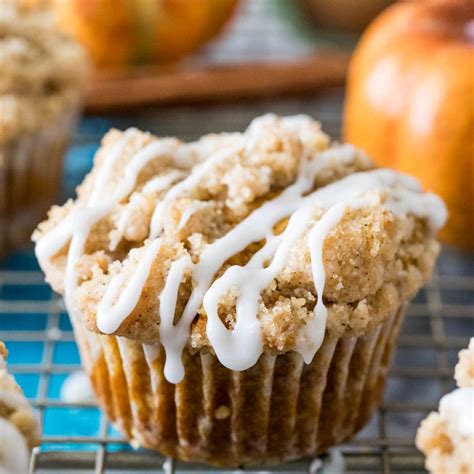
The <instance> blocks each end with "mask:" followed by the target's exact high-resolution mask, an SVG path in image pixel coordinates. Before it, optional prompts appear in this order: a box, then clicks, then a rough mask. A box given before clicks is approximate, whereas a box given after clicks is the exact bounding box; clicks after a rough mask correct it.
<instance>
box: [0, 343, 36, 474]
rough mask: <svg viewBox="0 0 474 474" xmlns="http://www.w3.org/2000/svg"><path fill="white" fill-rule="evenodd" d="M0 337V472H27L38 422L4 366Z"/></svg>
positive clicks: (4, 350)
mask: <svg viewBox="0 0 474 474" xmlns="http://www.w3.org/2000/svg"><path fill="white" fill-rule="evenodd" d="M6 357H7V350H6V348H5V345H4V344H3V342H1V341H0V472H5V473H9V472H11V473H13V472H18V473H24V472H28V467H29V459H30V452H31V449H32V448H33V446H36V445H37V444H38V443H39V436H40V430H39V424H38V420H37V418H36V416H35V414H34V413H33V410H32V408H31V406H30V405H29V403H28V401H27V400H26V398H25V397H24V395H23V392H22V390H21V388H20V387H19V386H18V385H17V384H16V382H15V380H14V379H13V377H12V376H11V375H10V374H9V373H8V372H7V369H6V362H5V360H6Z"/></svg>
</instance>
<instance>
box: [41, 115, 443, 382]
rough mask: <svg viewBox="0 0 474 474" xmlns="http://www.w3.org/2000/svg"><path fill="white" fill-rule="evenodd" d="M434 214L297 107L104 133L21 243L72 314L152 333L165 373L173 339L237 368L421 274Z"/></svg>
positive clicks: (381, 312)
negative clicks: (80, 173) (216, 124)
mask: <svg viewBox="0 0 474 474" xmlns="http://www.w3.org/2000/svg"><path fill="white" fill-rule="evenodd" d="M445 217H446V210H445V207H444V205H443V203H442V201H441V200H440V199H439V198H437V197H436V196H434V195H432V194H430V193H423V192H422V191H421V189H420V186H419V184H418V183H417V182H416V181H415V180H413V179H412V178H409V177H407V176H404V175H402V174H399V173H396V172H394V171H390V170H386V169H376V168H374V165H373V163H372V162H371V161H370V160H369V159H368V158H367V156H366V155H365V154H364V153H363V152H362V151H360V150H358V149H356V148H355V147H353V146H351V145H348V144H345V145H340V144H337V143H331V142H330V140H329V138H328V137H327V136H326V135H325V134H324V133H323V132H322V131H321V129H320V125H319V123H317V122H315V121H313V120H312V119H311V118H309V117H307V116H294V117H285V118H280V117H277V116H274V115H266V116H263V117H260V118H258V119H255V120H254V121H253V122H252V123H251V125H250V126H249V127H248V129H247V130H246V131H245V132H244V133H230V134H229V133H224V134H219V135H208V136H204V137H203V138H201V139H200V140H199V141H197V142H192V143H182V142H180V141H179V140H177V139H174V138H161V139H159V138H157V137H155V136H153V135H151V134H149V133H143V132H140V131H138V130H136V129H129V130H127V131H125V132H119V131H117V130H112V131H110V132H109V133H108V134H107V135H106V136H105V137H104V139H103V141H102V147H101V148H100V149H99V151H98V152H97V155H96V157H95V164H94V167H93V170H92V171H91V173H90V174H89V175H88V176H87V177H86V179H85V180H84V182H83V183H82V185H81V186H80V187H79V188H78V197H77V199H76V200H75V201H68V202H67V203H66V204H65V205H64V206H62V207H54V208H53V209H52V210H51V211H50V213H49V219H48V220H47V221H45V222H44V223H42V224H41V225H40V226H39V228H38V230H37V231H36V232H35V234H34V236H33V239H34V240H35V241H36V242H37V245H36V254H37V256H38V258H39V262H40V265H41V266H42V268H43V270H44V271H45V273H46V276H47V279H48V281H49V282H50V283H51V285H52V286H53V287H54V289H55V290H56V291H58V292H60V293H62V294H64V295H65V300H66V303H67V306H68V309H69V312H70V314H71V315H72V317H73V318H78V319H79V320H80V321H83V322H84V323H85V324H86V325H87V327H88V329H89V330H90V331H95V332H99V333H105V334H115V335H120V336H125V337H128V338H132V339H134V340H137V341H140V342H142V343H144V344H154V343H161V344H162V345H163V346H164V348H165V349H166V352H167V363H166V368H165V371H166V376H167V377H168V379H169V380H171V381H179V380H180V378H181V377H182V375H183V372H182V366H181V351H182V350H183V348H184V347H186V346H187V347H188V348H189V349H190V350H198V349H199V350H210V351H214V352H215V353H216V355H217V357H218V358H219V360H220V361H221V363H222V364H224V365H225V366H227V367H229V368H231V369H233V370H244V369H246V368H248V367H250V366H252V365H253V364H254V363H255V362H256V360H257V359H258V357H259V356H260V354H261V353H262V351H264V350H265V351H271V352H279V351H291V350H295V351H298V352H300V353H301V354H302V355H303V357H304V359H305V361H306V362H307V363H309V362H310V361H311V360H312V358H313V356H314V354H315V352H316V351H317V349H318V348H319V346H320V344H321V342H322V340H323V337H340V336H341V335H343V334H354V335H360V334H363V333H365V332H366V331H367V330H369V329H370V328H372V327H373V326H375V325H376V324H378V323H380V322H381V321H384V320H385V319H386V318H388V317H389V316H391V315H393V314H394V312H395V311H398V310H399V309H400V307H401V306H402V305H403V304H404V303H405V302H406V301H408V300H409V299H410V298H411V297H412V296H413V295H414V294H415V293H416V291H417V290H418V289H419V288H420V286H421V285H423V283H424V282H425V281H426V280H427V278H429V275H430V272H431V270H432V267H433V265H434V262H435V259H436V256H437V253H438V250H439V245H438V243H437V241H436V239H435V236H434V232H435V230H436V229H437V228H439V227H440V226H441V225H442V224H443V222H444V220H445ZM318 295H319V297H318ZM321 295H323V297H322V298H321ZM242 348H245V350H243V349H242Z"/></svg>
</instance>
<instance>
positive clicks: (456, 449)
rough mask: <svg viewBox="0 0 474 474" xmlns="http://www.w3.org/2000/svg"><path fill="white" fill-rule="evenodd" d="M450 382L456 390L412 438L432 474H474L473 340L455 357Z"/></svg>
mask: <svg viewBox="0 0 474 474" xmlns="http://www.w3.org/2000/svg"><path fill="white" fill-rule="evenodd" d="M454 378H455V379H456V382H457V384H458V387H459V388H457V389H456V390H454V391H453V392H451V393H448V394H447V395H445V396H444V397H443V398H442V399H441V401H440V403H439V411H438V412H432V413H430V414H429V415H428V417H427V418H426V419H425V420H423V422H422V423H421V426H420V427H419V428H418V432H417V435H416V446H417V447H418V449H419V450H420V451H422V452H423V454H425V456H426V469H428V470H429V471H430V472H432V473H433V474H444V473H448V472H453V473H454V472H459V473H464V474H473V473H474V453H473V447H474V338H472V339H471V341H470V343H469V347H468V349H464V350H462V351H461V352H460V353H459V362H458V364H457V365H456V369H455V375H454Z"/></svg>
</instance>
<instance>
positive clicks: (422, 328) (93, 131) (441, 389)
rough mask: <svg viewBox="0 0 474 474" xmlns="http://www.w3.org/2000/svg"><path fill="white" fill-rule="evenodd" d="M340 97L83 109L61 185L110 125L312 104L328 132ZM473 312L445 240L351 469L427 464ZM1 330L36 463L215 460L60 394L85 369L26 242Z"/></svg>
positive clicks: (160, 128) (309, 108) (236, 118)
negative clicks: (429, 431) (116, 111)
mask: <svg viewBox="0 0 474 474" xmlns="http://www.w3.org/2000/svg"><path fill="white" fill-rule="evenodd" d="M263 1H264V0H261V1H260V0H259V1H256V2H248V4H249V5H253V6H251V7H249V6H247V7H245V8H246V9H248V8H252V9H257V10H258V9H259V11H260V14H262V11H263V10H262V6H261V4H262V3H263ZM255 5H257V6H255ZM254 13H255V11H253V12H252V14H254ZM246 14H248V12H247V13H246ZM239 21H240V20H239ZM239 21H238V22H236V24H235V26H234V27H233V29H234V33H233V34H234V35H235V34H238V35H241V36H242V39H241V43H240V46H239V48H243V49H240V50H237V49H235V48H236V46H235V45H236V43H235V42H234V43H232V41H234V40H232V41H231V40H230V39H228V40H226V41H227V42H226V43H224V45H223V46H222V48H224V47H225V48H231V46H232V48H234V49H233V50H232V51H233V53H232V54H235V57H236V58H238V57H239V56H238V54H237V53H238V51H241V52H242V51H244V52H243V53H242V54H245V57H246V58H248V57H249V51H247V49H246V48H250V46H249V44H250V43H251V42H252V41H251V40H249V39H248V37H246V39H245V38H243V35H247V34H248V33H249V28H250V29H252V28H253V29H254V31H256V30H257V28H256V26H255V25H256V24H255V23H254V24H253V26H252V24H250V26H249V24H248V23H245V22H242V21H240V23H239ZM253 21H254V22H255V21H258V20H253ZM268 21H269V19H268V18H266V23H265V24H264V26H265V28H273V30H272V31H277V32H278V31H280V33H281V32H282V31H283V29H280V30H278V28H280V27H278V28H277V27H276V26H275V25H274V24H272V26H268V25H269V23H268ZM261 26H262V24H259V27H261ZM281 28H283V27H281ZM235 32H237V33H235ZM282 34H283V33H282ZM283 42H284V43H285V44H288V43H287V41H286V40H284V41H283ZM254 44H255V43H254ZM259 45H260V47H261V48H264V47H265V48H270V46H268V45H267V46H262V44H259ZM262 51H264V52H265V51H266V52H267V53H268V51H269V50H268V49H267V50H263V49H260V52H262ZM280 51H281V50H280ZM221 52H222V51H217V52H216V49H215V48H214V46H211V47H210V49H208V50H207V51H206V52H205V53H203V54H208V55H211V56H212V55H214V56H215V57H218V56H219V54H221ZM222 54H223V55H224V53H222ZM239 54H240V53H239ZM255 54H256V53H255ZM256 56H258V54H256ZM266 56H267V55H266ZM227 57H229V54H227ZM342 102H343V94H342V91H340V90H328V91H324V93H322V94H320V95H317V96H314V97H305V98H304V99H280V100H272V101H260V102H256V103H255V102H254V103H242V104H229V105H213V106H212V107H207V106H199V107H196V106H194V107H179V108H178V107H174V108H172V107H167V108H159V109H158V108H153V107H150V108H148V109H142V110H140V111H139V112H135V113H130V114H128V115H127V116H114V117H91V118H88V119H86V120H85V121H83V123H82V124H81V127H80V129H79V131H78V132H77V134H76V136H75V140H74V143H73V145H72V147H71V150H70V152H69V154H68V158H67V167H66V174H65V181H64V182H65V196H68V195H71V193H72V190H73V187H74V186H75V185H76V184H77V183H78V182H80V181H81V180H82V178H83V176H84V174H85V173H86V172H87V170H88V169H89V168H90V165H91V159H92V156H93V152H94V151H95V150H96V148H97V146H98V143H99V141H100V138H101V136H102V134H103V133H104V132H105V131H106V130H107V129H108V128H109V127H111V126H115V127H118V128H122V129H123V128H125V127H128V126H132V125H133V126H137V127H140V128H142V129H146V130H150V131H152V132H155V133H157V134H159V135H177V136H179V137H181V138H183V139H186V140H189V139H193V138H196V137H197V136H199V135H201V134H203V133H207V132H211V131H212V132H218V131H223V130H242V129H243V128H245V126H246V125H247V124H248V122H249V121H250V120H251V119H252V118H253V117H254V116H256V115H259V114H262V113H265V112H275V113H279V114H284V115H289V114H295V113H308V114H310V115H313V116H315V117H317V118H318V119H320V120H321V121H322V124H323V128H324V129H325V130H326V131H327V132H328V133H329V134H330V135H332V136H334V137H338V136H339V135H340V129H341V122H340V117H341V110H342ZM473 315H474V259H473V258H472V257H468V256H465V255H462V254H458V253H456V252H454V251H452V250H448V249H444V250H443V253H442V256H441V258H440V261H439V264H438V267H437V270H436V273H435V275H434V277H433V280H432V281H431V283H430V284H429V285H428V286H427V287H426V288H425V289H424V290H422V291H421V292H420V294H419V295H418V296H417V298H416V300H415V302H414V303H413V304H412V305H411V307H410V310H409V315H408V317H407V320H406V321H405V324H404V327H403V329H402V335H401V337H400V340H399V346H398V351H397V354H396V356H395V360H394V364H393V368H392V370H391V372H390V375H389V379H388V382H387V388H386V393H385V397H384V401H383V403H382V405H381V406H380V408H379V410H378V411H377V413H376V414H375V416H374V417H373V419H372V421H371V422H370V423H369V425H368V426H367V427H366V428H365V429H364V430H363V431H362V432H361V433H359V435H358V436H357V437H356V438H355V439H354V440H352V441H351V442H350V443H348V444H346V445H344V446H342V447H340V448H338V449H339V453H342V455H343V457H344V459H345V463H346V471H347V472H355V473H365V472H383V473H384V474H390V473H392V474H393V473H402V472H403V473H408V472H410V473H419V472H424V469H423V457H422V456H421V454H420V453H419V452H418V451H417V450H416V448H415V446H414V441H413V440H414V435H415V431H416V427H417V426H418V424H419V422H420V420H421V419H422V418H424V417H425V416H426V414H427V413H428V412H429V411H430V410H433V409H435V408H436V406H437V402H438V400H439V398H440V397H441V396H442V394H444V393H446V392H447V391H449V390H451V389H452V388H453V386H454V382H453V380H452V376H453V367H454V364H455V362H456V358H457V352H458V351H459V349H461V348H462V347H465V346H467V344H468V338H469V336H470V335H474V322H473ZM0 340H5V342H6V344H7V346H8V347H9V350H10V364H9V367H10V370H11V371H12V372H13V374H14V375H15V376H16V377H17V379H18V380H19V382H20V383H21V384H22V386H23V387H24V388H25V389H26V394H27V395H28V396H29V397H30V399H31V400H32V403H33V405H34V406H35V407H36V408H37V409H38V412H39V415H40V418H41V421H42V424H43V431H44V435H43V439H42V444H41V447H40V448H37V449H36V450H35V451H34V453H33V457H32V464H31V472H34V473H41V474H45V473H52V472H62V473H65V472H74V473H76V472H95V473H97V474H100V473H105V472H121V473H125V472H165V473H186V472H195V473H196V472H210V471H213V470H212V469H211V468H209V467H207V466H202V465H194V464H189V463H183V462H175V461H173V460H171V459H165V458H163V457H161V456H160V455H158V454H154V453H150V452H146V451H134V450H132V449H131V448H130V447H129V446H128V443H127V442H126V441H124V440H123V439H122V438H121V437H120V435H119V434H118V433H117V432H115V431H114V430H113V429H112V428H111V427H110V425H109V423H108V421H107V420H106V418H105V417H104V415H102V414H101V413H100V412H99V411H98V409H97V408H96V407H95V404H94V403H93V402H90V403H85V402H81V403H67V402H65V401H63V400H62V399H61V398H60V396H59V390H58V386H59V385H60V384H61V383H62V381H63V380H64V378H65V377H66V376H67V375H68V374H70V373H72V372H74V371H76V370H78V369H80V363H79V359H78V355H77V349H76V347H75V343H74V337H73V334H72V330H71V327H70V325H69V323H68V320H67V315H66V314H65V310H64V307H63V305H62V302H61V300H60V299H59V298H58V297H57V296H55V295H54V294H53V293H52V292H51V290H50V289H49V287H48V286H47V285H46V284H45V283H44V279H43V275H42V274H41V272H40V271H39V269H38V267H37V264H36V261H35V258H34V256H33V254H32V252H31V250H29V251H26V252H21V253H19V254H17V255H15V256H12V257H11V258H9V259H7V261H6V262H4V263H2V264H0ZM315 469H316V465H315V463H314V462H313V460H310V459H306V460H301V461H297V462H293V463H289V464H285V465H283V466H276V467H271V468H270V467H258V468H253V469H246V470H245V472H257V471H258V472H262V471H264V472H275V473H276V472H286V473H315V472H316V470H315Z"/></svg>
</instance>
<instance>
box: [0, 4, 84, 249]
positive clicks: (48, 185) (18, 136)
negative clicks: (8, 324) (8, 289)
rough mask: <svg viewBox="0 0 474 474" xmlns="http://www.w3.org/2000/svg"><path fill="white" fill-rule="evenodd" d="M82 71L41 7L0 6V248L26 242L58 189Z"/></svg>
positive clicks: (78, 53)
mask: <svg viewBox="0 0 474 474" xmlns="http://www.w3.org/2000/svg"><path fill="white" fill-rule="evenodd" d="M86 76H87V60H86V56H85V53H84V52H83V50H82V49H81V47H80V46H78V45H77V44H76V43H75V42H73V41H72V40H71V39H69V38H68V37H66V36H64V35H63V34H61V33H59V32H57V31H56V30H55V29H54V27H53V20H52V18H51V17H50V15H49V13H48V12H45V11H41V10H38V11H36V10H35V11H31V12H26V11H23V10H21V11H20V10H19V9H18V8H17V7H16V6H15V5H14V4H13V2H10V1H2V3H1V7H0V255H2V254H5V253H6V252H7V251H8V250H10V249H12V248H16V247H19V246H21V245H22V244H25V243H27V242H28V239H29V235H30V234H31V232H32V230H33V229H34V227H35V226H36V225H37V224H38V222H39V221H40V220H41V218H42V216H43V215H44V214H45V213H46V211H47V210H48V208H49V207H50V206H51V204H52V203H53V202H54V201H55V200H57V198H58V193H59V190H60V183H61V174H62V163H63V157H64V153H65V150H66V146H67V143H68V140H69V136H70V134H71V130H72V128H73V126H74V123H75V120H76V117H77V115H78V111H79V107H80V104H81V98H82V95H83V91H84V86H85V82H86Z"/></svg>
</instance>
